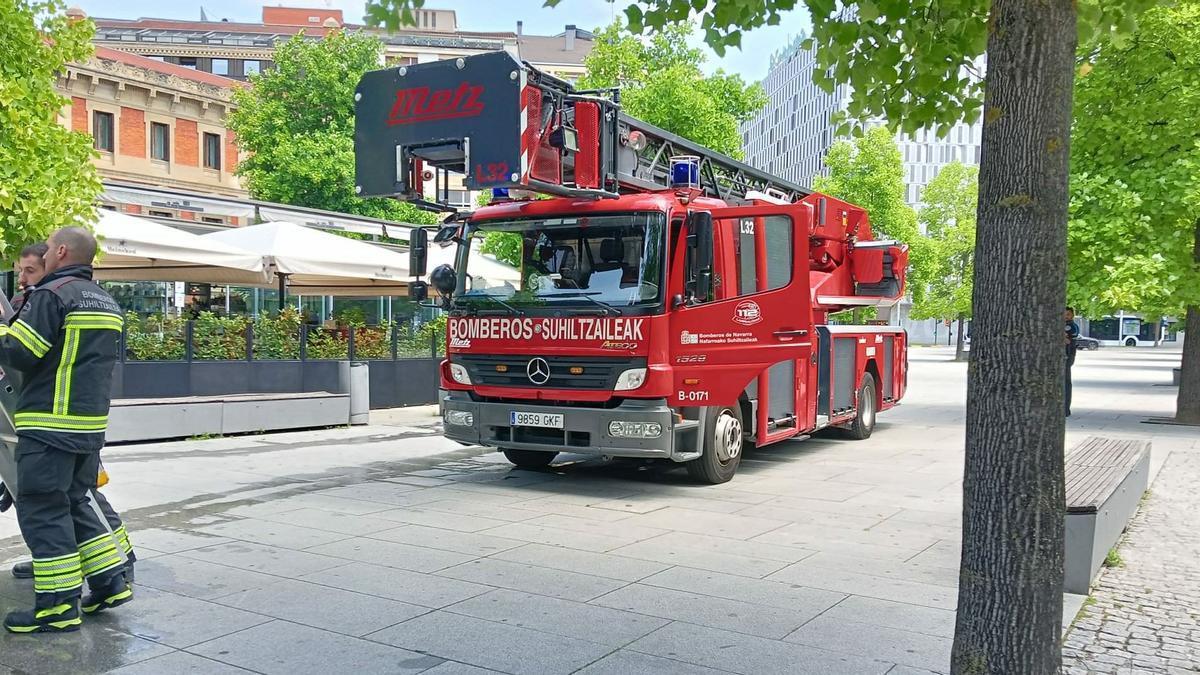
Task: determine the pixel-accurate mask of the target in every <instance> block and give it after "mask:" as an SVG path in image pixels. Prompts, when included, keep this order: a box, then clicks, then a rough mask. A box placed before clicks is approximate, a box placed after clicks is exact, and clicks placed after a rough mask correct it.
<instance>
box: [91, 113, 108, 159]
mask: <svg viewBox="0 0 1200 675" xmlns="http://www.w3.org/2000/svg"><path fill="white" fill-rule="evenodd" d="M92 145H93V147H95V148H96V149H97V150H99V151H101V152H112V151H113V115H112V113H106V112H100V111H99V110H97V111H95V112H93V113H92Z"/></svg>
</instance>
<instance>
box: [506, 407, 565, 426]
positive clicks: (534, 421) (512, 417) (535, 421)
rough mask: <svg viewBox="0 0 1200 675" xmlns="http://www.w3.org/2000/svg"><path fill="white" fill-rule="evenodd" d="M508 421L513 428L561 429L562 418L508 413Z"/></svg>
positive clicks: (529, 413)
mask: <svg viewBox="0 0 1200 675" xmlns="http://www.w3.org/2000/svg"><path fill="white" fill-rule="evenodd" d="M508 421H509V424H511V425H512V426H514V427H549V428H551V429H561V428H563V416H562V415H561V414H554V413H539V412H519V411H516V410H512V411H509V413H508Z"/></svg>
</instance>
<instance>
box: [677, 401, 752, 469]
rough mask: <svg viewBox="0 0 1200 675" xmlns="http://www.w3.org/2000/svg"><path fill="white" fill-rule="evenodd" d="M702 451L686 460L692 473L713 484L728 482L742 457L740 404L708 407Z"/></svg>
mask: <svg viewBox="0 0 1200 675" xmlns="http://www.w3.org/2000/svg"><path fill="white" fill-rule="evenodd" d="M705 415H706V416H707V419H706V424H705V425H704V442H703V444H702V446H701V454H700V456H699V457H697V458H696V459H693V460H691V461H690V462H687V463H686V464H684V466H686V467H687V472H688V475H689V476H691V477H692V479H693V480H698V481H701V482H704V483H708V484H710V485H717V484H718V483H725V482H728V481H729V479H731V478H733V474H735V473H737V468H738V464H740V463H741V461H742V443H743V440H742V410H741V407H740V406H736V405H735V406H731V407H719V408H708V409H707V410H706V411H705Z"/></svg>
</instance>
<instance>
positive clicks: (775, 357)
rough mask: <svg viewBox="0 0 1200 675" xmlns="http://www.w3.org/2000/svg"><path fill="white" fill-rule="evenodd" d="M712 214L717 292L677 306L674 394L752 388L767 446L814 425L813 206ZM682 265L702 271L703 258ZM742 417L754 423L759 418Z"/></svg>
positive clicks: (717, 400)
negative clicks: (811, 361)
mask: <svg viewBox="0 0 1200 675" xmlns="http://www.w3.org/2000/svg"><path fill="white" fill-rule="evenodd" d="M711 215H712V218H713V241H712V246H713V249H714V250H713V252H712V269H711V279H712V282H711V292H710V293H707V294H706V295H707V297H696V298H693V299H690V300H687V301H686V302H685V304H683V305H682V306H678V307H676V308H675V309H674V311H673V312H672V313H671V320H670V327H671V330H670V339H671V341H672V345H671V353H672V354H673V355H674V358H673V361H674V368H673V378H674V387H673V397H672V400H671V402H672V404H673V405H678V406H714V405H730V406H732V405H736V404H737V401H738V397H739V396H740V395H741V394H742V393H743V392H747V393H748V397H749V398H750V399H751V400H756V401H757V405H756V407H755V408H754V409H755V410H756V411H757V424H756V425H755V427H756V428H757V430H758V432H757V441H758V444H759V445H762V444H764V443H769V442H773V441H776V440H780V439H781V438H786V437H788V436H793V435H796V434H797V433H799V432H800V431H801V430H803V429H807V428H810V424H809V420H808V418H809V417H810V416H811V412H810V411H809V408H810V406H808V405H807V403H806V402H807V399H808V398H809V395H808V393H807V386H808V385H807V383H808V381H809V378H808V367H809V359H810V358H811V355H812V353H813V351H812V344H813V343H812V337H813V336H812V308H811V297H810V293H809V287H808V257H809V254H808V234H809V228H810V224H811V223H812V207H811V206H810V205H808V204H788V205H753V206H739V207H730V208H722V209H716V210H713V211H711ZM695 255H696V256H698V257H699V258H700V259H704V258H705V257H706V256H705V254H703V253H702V252H701V253H697V254H695ZM692 257H693V256H691V255H689V256H688V258H689V259H691V258H692ZM680 268H682V272H683V274H684V275H685V276H686V275H691V276H695V275H696V274H697V270H696V269H694V266H689V265H687V264H684V265H681V266H680V267H678V268H677V269H680ZM700 273H701V274H702V273H703V270H701V271H700ZM743 424H745V425H746V427H747V428H749V426H750V421H749V420H743Z"/></svg>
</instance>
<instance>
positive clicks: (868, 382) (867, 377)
mask: <svg viewBox="0 0 1200 675" xmlns="http://www.w3.org/2000/svg"><path fill="white" fill-rule="evenodd" d="M877 412H878V410H877V406H876V399H875V376H873V375H871V374H870V373H866V374H864V375H863V381H862V384H861V385H860V386H859V387H858V415H857V416H856V417H855V418H854V421H853V422H851V423H850V426H849V427H847V428H846V435H848V436H849V437H850V438H853V439H854V440H856V441H862V440H866V439H868V438H870V437H871V432H872V431H874V430H875V415H876V413H877Z"/></svg>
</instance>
